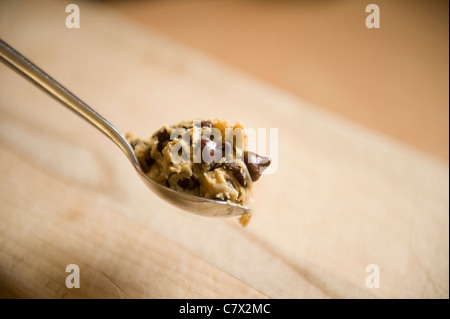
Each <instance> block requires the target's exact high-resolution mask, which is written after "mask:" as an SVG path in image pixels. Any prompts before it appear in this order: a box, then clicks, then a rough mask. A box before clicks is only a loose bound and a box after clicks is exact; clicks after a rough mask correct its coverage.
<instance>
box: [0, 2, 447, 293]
mask: <svg viewBox="0 0 450 319" xmlns="http://www.w3.org/2000/svg"><path fill="white" fill-rule="evenodd" d="M80 6H81V7H82V8H83V11H82V14H83V20H82V27H81V28H80V29H78V30H69V29H67V28H66V27H65V25H64V20H65V16H66V14H65V12H64V8H65V3H64V2H57V1H45V2H42V3H41V2H39V4H37V3H35V2H32V1H23V2H8V3H3V2H2V3H1V4H0V30H2V33H1V37H2V38H3V40H5V41H6V42H8V43H10V44H11V45H13V46H14V47H16V48H17V49H18V50H19V51H21V52H23V53H24V54H25V55H26V56H27V57H29V58H30V59H31V60H32V61H34V62H35V63H36V64H37V65H39V66H41V67H42V68H43V69H45V70H47V71H48V72H49V73H50V75H52V76H53V77H55V78H56V79H57V80H59V81H61V82H62V83H63V84H64V85H65V86H66V87H68V88H69V89H71V90H72V91H73V92H74V93H75V94H77V95H79V96H80V97H81V98H82V99H83V100H85V101H86V102H87V103H88V104H90V105H92V106H93V107H94V108H95V109H96V110H97V111H98V112H99V113H100V114H102V115H104V116H105V117H106V118H107V119H108V120H110V121H111V122H112V123H113V124H116V125H117V127H118V129H119V130H120V131H122V132H126V131H128V130H133V131H135V132H136V133H137V134H139V135H141V136H148V135H150V134H152V133H153V132H154V131H155V130H157V129H158V128H159V127H160V126H161V125H162V124H163V123H173V122H178V121H179V120H182V119H191V118H198V117H223V118H228V119H230V120H241V121H243V122H244V123H246V124H247V126H248V127H254V128H257V127H265V128H270V127H275V128H278V130H279V144H278V158H279V163H278V170H277V172H276V173H275V174H272V175H266V176H263V177H262V178H261V180H260V181H258V184H257V189H256V201H257V204H256V214H255V216H254V218H253V220H252V221H251V223H250V225H249V226H248V227H246V228H242V227H241V226H240V225H239V224H238V222H237V220H236V219H213V218H204V217H200V216H196V215H193V214H189V213H186V212H183V211H180V210H178V209H176V208H174V207H172V206H170V205H168V204H166V203H165V202H163V201H162V200H160V199H159V198H157V197H156V196H155V195H154V194H152V193H150V191H149V190H148V189H147V188H146V187H145V185H143V183H142V182H141V181H140V179H139V177H138V176H137V175H136V173H135V172H134V170H133V168H132V166H131V165H130V164H129V162H128V161H127V159H126V157H125V156H124V155H123V154H121V152H120V150H119V149H118V148H117V147H116V146H115V145H113V144H112V143H111V142H109V141H108V140H107V139H106V138H105V137H104V136H103V135H101V134H99V133H98V132H97V131H96V130H95V129H94V128H92V127H90V126H89V125H88V124H87V123H85V122H84V121H82V120H81V119H79V118H77V117H76V116H75V115H73V114H72V113H71V112H69V111H67V110H66V109H64V108H63V107H61V106H60V105H59V104H57V103H56V102H54V101H53V100H51V99H50V98H49V97H47V96H46V95H44V94H43V93H42V92H40V91H39V90H37V89H36V88H35V87H33V86H32V85H30V84H29V83H27V82H26V81H25V80H23V79H22V78H21V77H19V76H18V75H17V74H15V73H13V72H12V71H11V70H9V69H8V68H6V67H5V66H0V92H1V94H0V174H1V176H2V179H1V182H0V188H1V189H0V229H1V231H0V296H1V297H3V298H5V297H8V298H39V297H43V298H234V297H236V298H448V295H449V294H448V281H449V277H448V273H449V263H448V260H449V255H448V251H449V247H448V243H449V229H448V224H449V219H448V208H449V207H448V191H449V189H448V173H449V172H448V165H447V164H443V163H442V162H440V161H437V160H435V159H434V158H432V157H430V156H429V155H427V154H425V153H422V152H419V151H417V150H415V149H412V148H410V147H408V146H405V145H403V144H401V143H399V142H397V141H394V140H392V139H390V138H387V137H386V136H384V135H381V134H379V133H377V132H375V131H371V130H369V129H367V128H365V127H361V126H358V125H355V124H354V123H351V122H349V121H347V120H344V119H342V118H339V117H336V116H334V115H332V114H330V113H327V112H324V111H321V110H320V108H316V107H314V106H313V105H310V104H308V103H306V102H304V101H302V100H301V99H299V98H298V97H295V96H292V95H290V94H288V93H286V92H284V91H282V90H279V89H276V88H274V87H272V86H271V85H269V84H266V83H263V82H261V81H258V80H256V79H254V78H252V77H250V76H248V75H246V74H245V73H242V72H240V71H238V70H235V69H232V68H230V67H229V66H227V65H223V64H221V63H219V62H218V61H215V60H213V59H211V58H209V57H207V56H205V55H203V54H201V53H199V52H195V51H193V50H191V49H188V48H186V47H184V46H183V45H181V44H179V43H177V42H175V41H173V40H170V39H167V38H165V37H164V36H162V35H161V34H158V33H157V32H153V31H151V30H143V29H141V28H139V27H138V26H135V25H133V23H131V22H130V21H127V20H125V19H123V18H121V17H120V16H118V15H117V14H116V13H115V12H114V11H113V10H110V9H109V8H108V7H106V6H103V5H101V4H98V3H97V4H96V3H91V2H89V3H85V2H80ZM37 13H39V14H37ZM72 263H74V264H77V265H79V267H80V272H81V288H79V289H76V288H73V289H68V288H66V287H65V278H66V276H67V275H68V274H67V273H65V267H66V266H67V265H68V264H72ZM368 264H377V265H378V266H379V267H380V273H381V282H380V288H378V289H375V288H374V289H369V288H367V287H366V286H365V280H366V277H367V275H368V273H366V272H365V269H366V266H367V265H368Z"/></svg>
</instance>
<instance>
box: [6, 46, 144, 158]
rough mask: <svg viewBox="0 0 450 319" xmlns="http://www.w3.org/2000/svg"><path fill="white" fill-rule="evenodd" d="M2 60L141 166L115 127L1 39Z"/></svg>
mask: <svg viewBox="0 0 450 319" xmlns="http://www.w3.org/2000/svg"><path fill="white" fill-rule="evenodd" d="M0 60H1V61H2V62H3V63H5V64H6V65H7V66H9V67H10V68H11V69H13V70H15V71H16V72H18V73H19V74H21V75H22V76H23V77H25V78H26V79H28V80H30V81H31V82H32V83H33V84H35V85H36V86H37V87H39V88H40V89H42V90H43V91H44V92H46V93H48V94H49V95H50V96H51V97H53V98H54V99H55V100H57V101H58V102H60V103H61V104H63V105H64V106H66V107H67V108H68V109H70V110H71V111H73V112H75V113H76V114H78V115H79V116H80V117H82V118H83V119H85V120H86V121H88V122H89V123H91V124H92V125H94V126H95V127H96V128H98V129H99V130H100V131H101V132H102V133H104V134H105V135H106V136H108V137H109V138H110V139H111V140H112V141H113V142H114V143H116V144H117V146H119V147H120V149H122V151H123V152H124V153H125V154H126V155H127V157H128V159H129V160H130V161H131V162H132V163H133V164H134V165H135V166H136V165H137V166H139V164H138V161H137V159H136V156H135V154H134V151H133V149H132V147H131V146H130V144H129V143H128V141H127V140H126V139H125V137H124V136H123V135H122V134H120V132H119V131H118V130H117V129H116V128H115V127H114V126H113V125H111V124H110V123H109V122H108V121H107V120H105V119H104V118H103V117H102V116H101V115H100V114H98V113H97V112H96V111H94V110H93V109H92V108H90V107H89V106H88V105H87V104H86V103H84V102H83V101H82V100H80V99H79V98H78V97H76V96H75V95H74V94H73V93H71V92H70V91H69V90H67V89H66V88H65V87H63V86H62V85H61V84H60V83H58V82H57V81H56V80H54V79H53V78H52V77H50V76H49V75H48V74H47V73H45V72H44V71H42V70H41V69H40V68H39V67H37V66H36V65H35V64H34V63H32V62H31V61H30V60H28V59H27V58H25V57H24V56H23V55H22V54H20V53H19V52H17V51H16V50H14V49H13V48H12V47H11V46H9V45H8V44H7V43H5V42H4V41H3V40H1V39H0Z"/></svg>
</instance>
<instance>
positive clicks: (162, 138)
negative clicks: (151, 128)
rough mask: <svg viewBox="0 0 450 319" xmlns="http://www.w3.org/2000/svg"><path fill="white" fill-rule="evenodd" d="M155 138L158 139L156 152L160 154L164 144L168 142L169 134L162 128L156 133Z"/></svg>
mask: <svg viewBox="0 0 450 319" xmlns="http://www.w3.org/2000/svg"><path fill="white" fill-rule="evenodd" d="M155 136H156V138H157V139H158V151H159V152H162V150H163V149H164V147H165V146H166V145H167V143H165V142H167V141H170V134H169V132H167V130H166V129H165V128H162V129H161V130H159V132H158V133H156V135H155Z"/></svg>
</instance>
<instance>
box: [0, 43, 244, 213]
mask: <svg viewBox="0 0 450 319" xmlns="http://www.w3.org/2000/svg"><path fill="white" fill-rule="evenodd" d="M0 60H1V61H2V62H3V63H5V64H6V65H7V66H9V67H10V68H11V69H13V70H15V71H17V72H18V73H19V74H21V75H22V76H23V77H25V78H26V79H28V80H30V81H31V82H32V83H33V84H35V85H36V86H37V87H39V88H41V89H42V90H44V91H45V92H46V93H48V94H49V95H50V96H51V97H53V98H54V99H55V100H57V101H58V102H60V103H61V104H62V105H64V106H65V107H67V108H68V109H70V110H72V111H73V112H75V113H76V114H78V115H79V116H80V117H82V118H83V119H85V120H86V121H88V122H89V123H90V124H92V125H94V126H95V127H96V128H97V129H99V130H100V131H101V132H102V133H103V134H105V135H106V136H108V137H109V138H110V139H111V140H112V141H113V142H114V143H115V144H116V145H117V146H118V147H119V148H120V149H121V150H122V151H123V152H124V153H125V155H126V156H127V157H128V159H129V160H130V162H131V164H133V167H134V168H135V169H136V171H137V172H138V174H139V176H140V177H141V179H142V180H143V181H144V183H145V184H146V185H147V186H148V187H149V188H150V189H151V190H152V191H153V192H155V193H156V194H158V195H159V197H161V198H162V199H164V200H166V201H167V202H169V203H171V204H173V205H174V206H176V207H178V208H181V209H183V210H186V211H189V212H191V213H195V214H198V215H203V216H219V217H226V216H239V215H242V214H243V213H245V212H247V211H249V208H247V207H242V206H238V205H236V204H230V203H226V202H223V201H217V200H212V199H207V198H202V197H197V196H192V195H188V194H185V193H180V192H177V191H175V190H173V189H170V188H168V187H165V186H163V185H161V184H159V183H157V182H155V181H153V180H152V179H150V178H149V177H148V176H147V175H145V173H144V172H143V170H142V168H141V166H140V164H139V161H138V160H137V158H136V155H135V154H134V150H133V148H132V147H131V145H130V144H129V143H128V141H127V140H126V139H125V137H124V136H123V135H122V134H121V133H120V132H119V131H118V130H117V129H116V128H115V127H114V126H112V125H111V124H110V123H109V122H108V121H107V120H105V119H104V118H103V117H102V116H101V115H100V114H98V113H97V112H96V111H94V110H93V109H92V108H90V107H89V106H88V105H87V104H86V103H84V102H83V101H81V100H80V99H79V98H78V97H76V96H75V95H74V94H72V93H71V92H70V91H69V90H67V89H66V88H64V87H63V86H62V85H61V84H59V83H58V82H57V81H55V80H54V79H53V78H51V77H50V76H49V75H48V74H47V73H45V72H44V71H42V70H41V69H40V68H38V67H37V66H36V65H34V64H33V63H32V62H31V61H29V60H28V59H27V58H25V57H24V56H23V55H22V54H20V53H19V52H17V51H16V50H14V49H13V48H12V47H11V46H9V45H8V44H6V43H5V42H4V41H2V40H1V39H0Z"/></svg>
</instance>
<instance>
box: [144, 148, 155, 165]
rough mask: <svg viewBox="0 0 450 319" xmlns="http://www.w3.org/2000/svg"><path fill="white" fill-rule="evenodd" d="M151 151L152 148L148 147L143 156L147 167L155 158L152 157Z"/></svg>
mask: <svg viewBox="0 0 450 319" xmlns="http://www.w3.org/2000/svg"><path fill="white" fill-rule="evenodd" d="M151 151H152V149H149V150H148V152H147V153H146V154H145V157H144V161H145V164H147V166H148V168H149V169H150V167H151V166H152V165H153V163H155V160H154V159H153V157H152V156H151V154H150V153H151Z"/></svg>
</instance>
